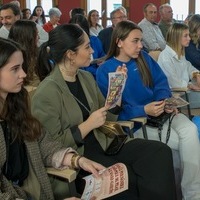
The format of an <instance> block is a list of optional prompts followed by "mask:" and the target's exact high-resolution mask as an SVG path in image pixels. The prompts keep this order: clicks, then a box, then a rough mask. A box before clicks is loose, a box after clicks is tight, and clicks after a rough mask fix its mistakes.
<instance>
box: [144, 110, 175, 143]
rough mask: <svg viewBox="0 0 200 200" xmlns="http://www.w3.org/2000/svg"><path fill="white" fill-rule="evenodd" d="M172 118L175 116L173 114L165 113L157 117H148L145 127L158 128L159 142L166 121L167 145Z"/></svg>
mask: <svg viewBox="0 0 200 200" xmlns="http://www.w3.org/2000/svg"><path fill="white" fill-rule="evenodd" d="M174 116H175V114H173V113H166V112H163V113H162V114H161V115H159V116H158V117H154V116H148V117H147V123H146V125H147V126H151V127H155V128H158V136H159V139H160V141H161V134H162V129H163V125H164V123H165V122H166V121H167V120H168V121H169V124H168V129H167V136H166V144H167V143H168V141H169V138H170V133H171V123H172V120H173V118H174Z"/></svg>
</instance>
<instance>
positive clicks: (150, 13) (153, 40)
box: [138, 3, 166, 51]
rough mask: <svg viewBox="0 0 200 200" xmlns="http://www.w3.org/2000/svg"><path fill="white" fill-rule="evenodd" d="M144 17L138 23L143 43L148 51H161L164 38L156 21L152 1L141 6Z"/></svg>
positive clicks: (155, 11) (155, 9) (163, 45)
mask: <svg viewBox="0 0 200 200" xmlns="http://www.w3.org/2000/svg"><path fill="white" fill-rule="evenodd" d="M143 13H144V19H143V20H142V21H141V22H140V23H139V24H138V25H139V26H140V28H141V29H142V32H143V45H144V47H145V48H146V49H147V50H148V51H156V50H159V51H162V50H163V49H164V48H165V45H166V44H165V39H164V37H163V35H162V32H161V30H160V28H159V26H158V24H157V23H156V19H157V8H156V6H155V5H154V4H153V3H148V4H145V5H144V7H143Z"/></svg>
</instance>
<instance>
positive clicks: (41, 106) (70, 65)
mask: <svg viewBox="0 0 200 200" xmlns="http://www.w3.org/2000/svg"><path fill="white" fill-rule="evenodd" d="M63 38H65V40H63ZM92 53H93V50H92V48H91V46H90V40H89V38H88V35H87V34H86V33H85V32H84V31H83V29H81V28H80V27H79V26H77V25H75V24H65V25H60V26H57V27H56V28H55V29H54V30H52V31H51V32H50V33H49V41H48V42H47V43H46V44H44V45H43V46H42V48H41V50H40V54H39V61H40V65H38V74H39V75H40V77H41V79H44V80H43V81H42V82H41V83H40V85H39V86H38V88H37V90H36V92H35V94H34V96H33V98H32V113H33V114H34V116H35V117H37V118H38V119H39V121H40V122H41V123H42V124H43V126H44V127H45V128H47V130H48V131H49V134H50V135H52V136H53V137H54V139H55V140H58V141H61V142H62V143H63V145H64V146H66V147H69V146H72V147H73V148H75V149H76V150H77V152H79V153H80V154H81V155H84V156H87V157H88V158H90V159H93V160H94V161H96V162H99V163H101V164H103V165H105V166H106V167H107V166H110V165H112V164H115V163H118V162H122V163H124V164H125V165H126V166H127V169H128V174H129V188H128V190H126V191H124V192H122V193H120V194H117V195H115V196H113V197H112V198H111V199H112V200H114V199H140V200H146V199H154V200H160V199H162V200H169V199H170V200H171V199H176V194H175V183H174V172H173V164H172V155H171V150H169V149H170V148H169V147H167V145H165V144H162V143H160V142H156V141H147V140H142V139H134V140H133V139H130V138H128V140H127V142H126V143H125V144H124V145H123V147H122V148H121V150H120V151H119V152H118V153H117V154H115V155H107V154H105V151H106V149H107V148H108V146H109V145H110V143H111V142H112V141H113V138H110V137H108V136H107V135H105V134H104V133H103V132H101V130H100V129H99V128H100V127H101V126H102V125H103V124H104V123H105V120H110V121H115V120H116V118H117V114H116V113H117V112H118V111H119V106H117V107H115V108H113V109H112V110H111V111H112V112H111V111H108V110H107V108H106V107H104V104H105V99H104V97H103V96H102V94H101V92H100V90H99V89H98V87H97V84H96V82H95V80H94V78H93V76H92V75H91V74H90V73H88V72H86V71H84V70H80V67H84V66H85V67H86V66H88V65H89V63H90V60H91V54H92ZM117 70H118V71H122V72H123V73H126V68H124V67H119V68H117ZM45 77H46V78H45ZM130 154H131V156H130ZM86 174H87V173H85V172H84V171H83V170H80V171H79V173H78V178H77V180H79V177H81V179H82V177H83V176H85V175H86ZM81 184H82V185H78V186H77V188H78V189H79V190H78V191H79V192H80V193H81V192H82V191H81V189H82V187H83V185H84V184H83V183H81Z"/></svg>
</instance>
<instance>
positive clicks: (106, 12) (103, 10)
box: [87, 0, 122, 27]
mask: <svg viewBox="0 0 200 200" xmlns="http://www.w3.org/2000/svg"><path fill="white" fill-rule="evenodd" d="M121 5H122V0H104V1H103V0H87V13H88V12H89V11H90V10H92V9H96V10H98V12H99V14H100V19H102V21H103V24H102V25H103V26H104V27H106V26H109V25H111V21H110V12H111V11H113V10H114V9H115V8H117V7H119V6H121Z"/></svg>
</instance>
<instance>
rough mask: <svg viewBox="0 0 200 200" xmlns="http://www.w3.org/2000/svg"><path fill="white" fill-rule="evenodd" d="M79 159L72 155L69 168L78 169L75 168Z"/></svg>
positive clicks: (76, 155)
mask: <svg viewBox="0 0 200 200" xmlns="http://www.w3.org/2000/svg"><path fill="white" fill-rule="evenodd" d="M78 158H79V155H78V154H77V153H74V155H73V156H72V158H71V167H72V168H73V169H78V168H79V167H78V166H77V159H78Z"/></svg>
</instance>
